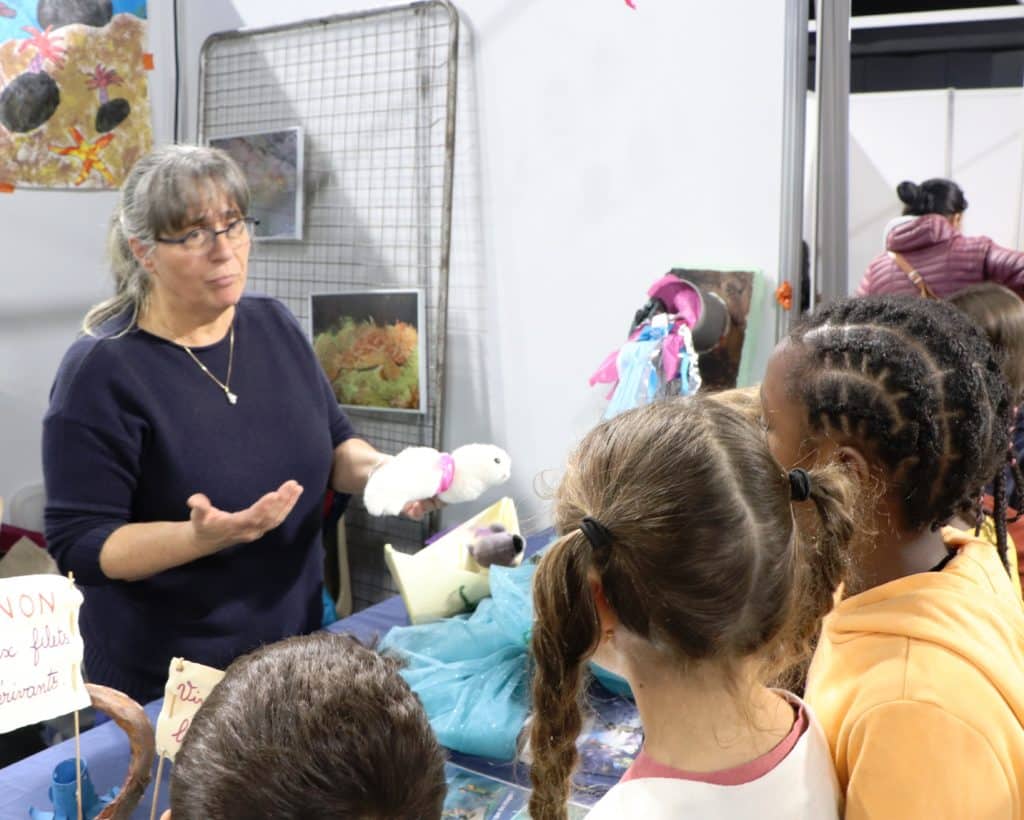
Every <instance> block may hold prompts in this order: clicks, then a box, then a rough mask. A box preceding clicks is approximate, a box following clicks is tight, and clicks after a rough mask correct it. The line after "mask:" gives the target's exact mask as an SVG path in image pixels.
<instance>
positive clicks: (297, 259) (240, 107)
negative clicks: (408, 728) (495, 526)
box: [198, 0, 458, 609]
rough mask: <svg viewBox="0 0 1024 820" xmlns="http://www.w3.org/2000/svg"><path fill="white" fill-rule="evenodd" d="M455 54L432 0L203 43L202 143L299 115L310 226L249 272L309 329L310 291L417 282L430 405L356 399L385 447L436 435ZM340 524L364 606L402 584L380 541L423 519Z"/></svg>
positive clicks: (355, 509) (434, 440)
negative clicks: (368, 406) (392, 406)
mask: <svg viewBox="0 0 1024 820" xmlns="http://www.w3.org/2000/svg"><path fill="white" fill-rule="evenodd" d="M457 55H458V15H457V13H456V12H455V10H454V8H453V7H452V6H451V5H450V3H448V2H446V0H431V1H430V2H422V3H414V4H411V5H408V6H401V7H394V8H384V9H377V10H370V11H365V12H359V13H355V14H347V15H338V16H333V17H328V18H323V19H317V20H310V21H306V22H302V23H296V24H290V25H284V26H274V27H271V28H265V29H253V30H248V31H238V32H227V33H223V34H216V35H213V36H212V37H210V38H209V39H208V40H207V41H206V43H205V44H204V46H203V51H202V56H201V58H200V61H201V65H200V90H199V95H200V99H199V133H198V139H199V141H200V142H205V141H206V140H208V139H211V138H216V137H218V136H225V135H238V134H245V133H254V132H259V131H271V130H276V129H283V128H290V127H292V126H296V125H298V126H301V127H302V129H303V137H304V160H305V161H304V173H303V184H304V212H305V216H304V226H303V238H302V240H300V241H267V240H262V241H257V242H256V243H255V244H254V247H253V251H252V254H251V257H250V263H249V264H250V267H249V282H250V287H251V288H253V289H254V290H257V291H260V292H263V293H267V294H269V295H271V296H275V297H277V298H279V299H281V301H283V302H284V303H285V304H286V305H287V306H288V307H289V308H290V309H291V310H292V312H293V313H294V314H295V315H296V317H298V319H299V320H300V322H302V323H303V324H304V325H305V326H306V327H307V328H308V327H309V319H310V316H309V313H310V308H309V295H310V294H311V293H318V292H321V293H323V292H344V291H358V290H372V289H383V288H418V289H422V290H423V291H424V293H425V297H426V298H425V314H426V325H427V327H426V350H427V351H428V366H427V384H428V388H427V410H426V413H425V414H422V415H416V414H412V415H409V416H398V415H392V414H388V413H381V412H373V411H350V412H349V415H350V417H351V418H352V421H353V423H354V424H355V425H356V429H357V430H358V431H359V434H360V435H361V436H363V437H365V438H367V439H368V440H369V441H371V442H372V443H373V444H374V445H375V446H376V447H378V448H379V449H381V450H383V451H384V452H392V453H393V452H397V451H399V450H401V449H402V448H404V447H408V446H414V445H427V446H433V447H438V448H440V442H441V422H442V418H443V395H444V358H445V355H444V353H445V342H446V336H447V328H446V324H447V321H446V318H447V303H448V260H449V248H450V236H451V200H452V172H453V157H454V137H455V90H456V69H457ZM421 331H422V329H421ZM346 525H347V534H348V539H349V545H350V550H349V556H350V559H349V560H350V568H351V583H352V597H353V603H354V605H355V607H356V608H357V609H358V608H362V607H365V606H368V605H370V604H372V603H375V602H376V601H378V600H381V599H382V598H384V597H386V596H388V595H391V594H393V593H394V592H395V591H396V589H395V587H394V585H393V583H392V580H391V577H390V574H389V573H388V571H387V569H386V567H385V565H384V560H383V549H382V547H383V544H384V543H391V544H393V545H394V546H395V547H396V548H397V549H400V550H403V551H405V552H413V551H415V550H416V549H418V548H419V547H420V546H422V544H423V539H424V537H425V536H426V535H427V534H428V532H429V526H428V525H427V524H419V523H416V522H411V521H405V520H402V519H396V518H382V519H377V518H372V517H370V516H369V515H368V514H367V513H366V511H365V508H364V507H363V506H362V504H361V502H360V500H359V499H355V498H354V499H353V500H352V503H351V504H350V506H349V510H348V512H347V514H346Z"/></svg>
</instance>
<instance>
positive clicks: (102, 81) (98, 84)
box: [83, 63, 122, 103]
mask: <svg viewBox="0 0 1024 820" xmlns="http://www.w3.org/2000/svg"><path fill="white" fill-rule="evenodd" d="M83 73H84V74H85V76H86V77H88V79H87V80H86V81H85V84H86V85H87V86H88V87H89V88H92V89H96V90H97V91H99V92H100V103H105V102H106V101H107V100H108V99H109V98H110V94H109V92H108V91H107V88H108V87H109V86H112V85H121V84H122V80H121V77H120V75H119V74H118V73H117V71H115V70H114V69H112V68H105V67H104V66H102V65H100V64H99V63H97V64H96V68H94V69H93V70H92V71H85V72H83Z"/></svg>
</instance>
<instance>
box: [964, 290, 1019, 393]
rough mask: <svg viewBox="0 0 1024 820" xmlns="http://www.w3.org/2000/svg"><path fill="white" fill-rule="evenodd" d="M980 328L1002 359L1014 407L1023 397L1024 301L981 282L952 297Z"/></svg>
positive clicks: (1009, 292) (1008, 291) (1006, 291)
mask: <svg viewBox="0 0 1024 820" xmlns="http://www.w3.org/2000/svg"><path fill="white" fill-rule="evenodd" d="M949 301H950V302H952V303H953V304H954V305H956V306H957V307H958V308H960V310H962V311H963V312H964V313H966V314H967V315H968V316H970V317H971V319H973V320H974V322H975V324H977V325H978V327H980V328H981V329H982V330H983V331H985V335H987V336H988V340H989V342H991V344H992V347H993V348H994V349H995V352H996V355H997V356H999V357H1000V360H1001V362H1002V366H1003V377H1004V378H1005V379H1006V383H1007V384H1008V385H1009V386H1010V399H1011V401H1013V402H1014V403H1015V404H1016V403H1019V402H1020V399H1021V396H1024V300H1022V299H1021V298H1020V297H1019V296H1018V295H1017V294H1016V293H1014V292H1013V291H1012V290H1010V289H1009V288H1007V287H1003V286H1002V285H1000V284H997V283H996V282H979V283H978V284H976V285H971V286H970V287H967V288H964V289H963V290H961V291H959V292H958V293H955V294H953V295H952V296H951V297H949Z"/></svg>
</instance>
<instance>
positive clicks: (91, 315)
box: [82, 145, 249, 336]
mask: <svg viewBox="0 0 1024 820" xmlns="http://www.w3.org/2000/svg"><path fill="white" fill-rule="evenodd" d="M219 197H225V198H227V199H228V201H230V202H232V203H234V204H235V205H236V206H237V207H238V209H239V210H240V211H241V212H242V213H243V214H245V213H248V211H249V187H248V185H247V184H246V181H245V176H244V174H243V173H242V171H241V169H240V168H239V167H238V165H236V164H235V161H234V160H233V159H231V157H230V156H228V155H227V154H226V153H224V152H223V151H221V150H220V149H218V148H209V147H207V146H202V145H164V146H162V147H160V148H156V149H155V150H153V151H152V152H150V153H149V154H147V155H146V156H144V157H143V158H142V159H140V160H139V161H138V162H136V163H135V165H134V167H133V168H132V170H131V171H130V172H129V173H128V177H127V178H126V179H125V181H124V184H123V185H122V186H121V198H120V201H119V202H118V205H117V208H116V209H115V211H114V213H113V215H112V216H111V219H110V230H109V233H108V234H107V252H108V254H109V256H110V269H111V272H112V273H113V275H114V295H113V296H112V297H110V298H109V299H105V300H104V301H102V302H100V303H99V304H97V305H94V306H93V307H92V308H91V309H90V310H89V312H88V313H87V314H86V315H85V319H84V320H83V321H82V331H83V332H84V333H86V334H88V335H90V336H95V335H97V329H98V328H99V327H100V326H101V325H102V324H103V323H104V322H107V321H109V320H110V319H113V318H114V317H116V316H121V315H123V314H126V313H127V314H129V315H130V321H129V322H128V324H127V325H126V327H125V328H124V330H128V329H129V328H131V327H133V326H134V325H135V324H136V322H137V321H138V318H139V314H140V313H141V312H142V311H143V310H144V309H145V307H146V303H147V301H148V299H149V293H150V281H149V275H148V273H147V272H146V270H145V268H143V267H142V265H141V264H139V261H138V259H136V258H135V255H134V254H133V253H132V249H131V245H130V244H129V243H130V240H132V239H137V240H139V241H141V242H143V243H145V244H148V245H152V244H153V242H155V241H156V238H157V237H158V236H161V235H163V234H166V233H172V232H174V231H179V230H181V229H182V228H184V227H186V226H188V225H190V224H192V222H194V221H195V219H196V215H197V212H199V211H201V210H202V209H203V208H204V207H205V206H206V205H208V203H209V202H210V201H211V200H214V199H216V198H219ZM122 332H123V331H122Z"/></svg>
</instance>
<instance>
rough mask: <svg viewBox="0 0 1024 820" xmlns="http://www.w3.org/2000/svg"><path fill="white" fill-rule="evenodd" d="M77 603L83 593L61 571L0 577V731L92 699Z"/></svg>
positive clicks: (72, 709) (63, 711)
mask: <svg viewBox="0 0 1024 820" xmlns="http://www.w3.org/2000/svg"><path fill="white" fill-rule="evenodd" d="M81 606H82V593H81V592H79V591H78V590H77V589H76V588H75V587H74V586H73V585H72V583H71V582H70V581H69V580H68V579H67V578H64V577H61V576H59V575H22V576H18V577H16V578H7V579H4V580H0V734H2V733H4V732H10V731H11V730H12V729H17V728H19V727H21V726H28V725H29V724H31V723H38V722H39V721H41V720H49V719H50V718H54V717H57V716H58V715H66V714H67V713H69V712H74V711H75V710H77V709H84V708H85V707H86V706H88V705H89V704H90V702H91V701H90V698H89V693H88V691H86V688H85V682H84V681H83V680H82V638H81V636H80V635H79V634H78V610H79V609H80V608H81Z"/></svg>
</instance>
